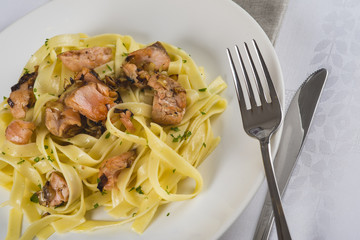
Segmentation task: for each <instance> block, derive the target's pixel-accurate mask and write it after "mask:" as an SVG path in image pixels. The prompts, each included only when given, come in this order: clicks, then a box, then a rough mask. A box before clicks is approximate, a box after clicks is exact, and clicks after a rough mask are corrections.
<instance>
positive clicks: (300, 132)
mask: <svg viewBox="0 0 360 240" xmlns="http://www.w3.org/2000/svg"><path fill="white" fill-rule="evenodd" d="M252 43H253V47H254V49H255V52H256V55H257V59H258V61H259V62H260V66H261V71H262V74H261V73H259V71H258V69H257V67H256V64H255V63H254V59H253V57H252V55H251V53H250V51H249V46H248V44H247V43H244V49H245V53H246V58H247V59H248V62H249V64H248V66H250V69H251V72H252V73H253V74H252V75H253V77H249V74H248V71H247V70H246V65H245V62H244V59H243V57H242V55H241V53H240V50H239V47H238V46H235V50H236V55H237V57H238V60H239V62H240V68H241V72H242V76H243V79H244V82H243V85H242V84H241V82H240V78H239V75H238V73H237V70H236V65H235V63H234V60H233V58H232V55H231V52H230V50H229V49H226V51H227V55H228V59H229V63H230V68H231V72H232V76H233V79H234V84H235V90H236V94H237V97H238V102H239V107H240V112H241V117H242V122H243V127H244V130H245V132H246V133H247V134H248V135H249V136H251V137H254V138H256V139H258V140H259V142H260V148H261V153H262V159H263V164H264V170H265V176H266V179H267V183H268V188H269V193H268V194H267V197H266V199H265V202H264V205H263V209H262V212H261V214H260V217H259V221H258V225H257V228H256V231H255V235H254V238H253V239H254V240H264V239H268V237H269V233H270V230H271V227H272V224H273V221H274V218H275V223H276V230H277V235H278V239H280V240H288V239H291V234H290V231H289V228H288V225H287V222H286V218H285V214H284V211H283V208H282V203H281V195H282V194H283V192H284V190H285V188H286V186H287V183H288V181H289V178H290V176H291V172H292V170H293V168H294V165H295V163H296V160H297V157H298V155H299V153H300V151H301V149H302V146H303V143H304V140H305V137H306V135H307V132H308V130H309V127H310V125H311V121H312V119H313V116H314V112H315V110H316V107H317V103H318V100H319V98H320V95H321V92H322V89H323V87H324V85H325V81H326V79H327V70H326V69H319V70H318V71H316V72H314V73H313V74H311V75H310V76H309V77H308V78H307V79H306V81H305V82H304V83H303V84H302V86H301V87H300V88H299V90H298V91H297V92H296V94H295V96H294V98H293V99H292V101H291V103H290V105H289V109H288V111H287V114H286V116H285V118H284V121H283V123H282V127H283V131H282V135H281V141H280V145H279V148H278V151H277V154H276V157H275V160H274V161H272V159H271V154H270V148H269V147H270V139H271V136H272V134H273V133H274V132H276V130H277V129H278V127H279V126H280V124H281V119H282V111H281V106H280V103H279V100H278V96H277V94H276V90H275V87H274V84H273V82H272V79H271V76H270V73H269V71H268V68H267V65H266V63H265V61H264V58H263V56H262V54H261V51H260V49H259V46H258V44H257V43H256V41H255V40H253V41H252ZM260 76H265V79H266V83H267V86H268V90H269V94H270V98H271V99H269V100H267V99H266V94H265V93H264V87H263V84H262V82H261V78H260ZM251 79H254V80H255V84H251ZM254 85H255V86H256V89H253V86H254ZM242 86H245V91H244V90H243V88H244V87H242ZM256 95H257V97H258V98H259V99H260V103H257V102H256ZM246 98H247V99H248V102H249V105H250V106H247V104H246V100H245V99H246ZM274 166H275V167H274Z"/></svg>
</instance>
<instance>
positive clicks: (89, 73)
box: [75, 68, 101, 83]
mask: <svg viewBox="0 0 360 240" xmlns="http://www.w3.org/2000/svg"><path fill="white" fill-rule="evenodd" d="M75 80H83V81H85V82H94V83H101V80H100V79H99V75H98V74H97V73H96V72H95V71H94V70H90V69H88V68H83V69H82V70H81V72H79V73H78V74H76V76H75Z"/></svg>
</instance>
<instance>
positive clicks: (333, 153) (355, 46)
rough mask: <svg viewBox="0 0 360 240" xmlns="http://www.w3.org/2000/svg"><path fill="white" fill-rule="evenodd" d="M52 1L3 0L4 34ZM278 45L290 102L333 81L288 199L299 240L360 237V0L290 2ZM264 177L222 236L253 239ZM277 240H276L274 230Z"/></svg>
mask: <svg viewBox="0 0 360 240" xmlns="http://www.w3.org/2000/svg"><path fill="white" fill-rule="evenodd" d="M48 1H49V0H32V1H28V0H16V1H13V0H2V7H1V9H0V31H1V30H3V29H4V28H5V27H7V26H9V25H10V24H11V23H13V22H14V21H16V20H17V19H19V18H21V17H22V16H24V15H25V14H27V13H28V12H30V11H32V10H34V9H36V8H38V7H39V6H41V5H43V4H45V3H46V2H48ZM275 50H276V52H277V54H278V57H279V61H280V64H281V65H282V71H283V75H284V81H285V89H286V104H289V101H290V99H291V97H292V96H293V94H294V93H295V91H296V90H297V88H298V87H299V86H300V84H301V83H302V82H303V81H304V80H305V78H306V76H307V75H309V74H311V73H312V72H313V71H315V70H316V69H318V68H321V67H325V68H327V69H328V70H329V79H328V82H327V84H326V86H325V89H324V92H323V95H322V97H321V99H320V103H319V106H318V109H317V112H316V115H315V117H314V121H313V125H312V127H311V129H310V131H309V134H308V138H307V140H306V142H305V146H304V148H303V151H302V153H301V154H300V156H299V159H298V162H297V165H296V167H295V170H294V173H293V175H292V177H291V180H290V182H289V185H288V189H287V191H286V192H285V195H284V197H283V204H284V209H285V212H286V215H287V219H288V224H289V227H290V229H291V232H292V235H293V238H294V239H307V240H311V239H316V240H321V239H330V240H331V239H334V240H335V239H336V240H337V239H360V228H359V227H358V222H359V221H358V216H359V215H360V207H359V202H360V188H359V187H358V183H359V182H360V174H359V172H360V157H359V153H360V128H359V127H358V119H359V117H360V105H359V104H357V102H356V101H357V100H359V101H360V71H359V69H360V68H359V65H360V57H359V55H360V1H358V0H342V1H340V0H317V1H313V0H302V1H295V0H290V1H289V3H288V8H287V11H286V13H285V16H284V18H283V22H282V25H281V27H280V29H279V35H278V38H277V41H276V45H275ZM266 191H267V187H266V183H265V182H264V183H263V184H262V186H261V187H260V189H259V190H258V192H257V193H256V195H255V196H254V198H253V199H252V201H251V202H250V204H249V205H248V206H247V208H246V209H245V211H244V212H243V213H242V214H241V216H239V217H238V219H237V220H236V221H235V222H234V224H233V225H232V226H231V227H230V228H229V229H228V230H227V231H226V232H225V233H224V235H223V236H222V237H221V240H230V239H251V238H252V236H253V233H254V231H255V227H256V223H257V219H258V216H259V214H260V210H261V207H262V203H263V201H264V198H265V194H266ZM270 238H271V239H277V238H276V233H275V232H274V229H273V232H272V234H271V237H270Z"/></svg>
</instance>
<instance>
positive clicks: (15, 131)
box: [5, 120, 36, 145]
mask: <svg viewBox="0 0 360 240" xmlns="http://www.w3.org/2000/svg"><path fill="white" fill-rule="evenodd" d="M35 128H36V127H35V124H34V123H32V122H25V121H22V120H13V121H12V122H11V123H10V124H9V126H7V128H6V130H5V136H6V139H7V140H8V141H10V142H12V143H15V144H21V145H22V144H27V143H29V141H30V139H31V136H32V134H33V132H34V130H35Z"/></svg>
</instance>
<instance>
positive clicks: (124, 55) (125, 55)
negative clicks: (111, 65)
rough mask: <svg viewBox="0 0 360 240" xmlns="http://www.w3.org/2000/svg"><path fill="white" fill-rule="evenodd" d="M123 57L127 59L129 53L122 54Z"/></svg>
mask: <svg viewBox="0 0 360 240" xmlns="http://www.w3.org/2000/svg"><path fill="white" fill-rule="evenodd" d="M121 56H122V57H127V56H129V53H126V52H123V53H122V54H121Z"/></svg>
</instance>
